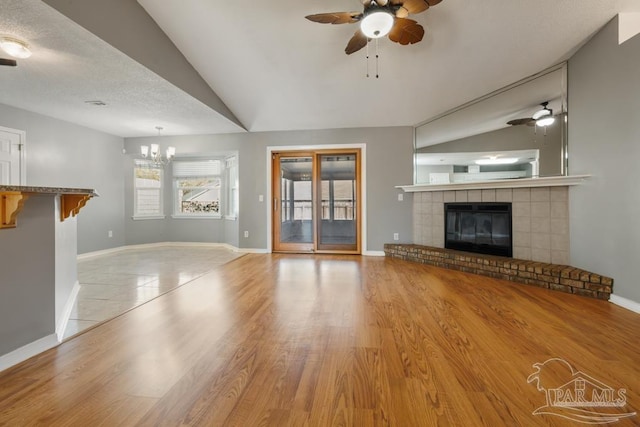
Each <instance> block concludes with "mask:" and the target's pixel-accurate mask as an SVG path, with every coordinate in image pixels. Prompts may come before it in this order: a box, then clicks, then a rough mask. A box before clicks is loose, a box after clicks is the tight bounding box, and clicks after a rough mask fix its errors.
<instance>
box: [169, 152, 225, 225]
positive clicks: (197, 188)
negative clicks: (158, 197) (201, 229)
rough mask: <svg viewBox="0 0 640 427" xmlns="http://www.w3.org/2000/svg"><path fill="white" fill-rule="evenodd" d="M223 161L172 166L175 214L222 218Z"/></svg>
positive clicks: (175, 163) (205, 161) (216, 160)
mask: <svg viewBox="0 0 640 427" xmlns="http://www.w3.org/2000/svg"><path fill="white" fill-rule="evenodd" d="M221 173H222V161H221V160H219V159H215V160H193V161H175V162H174V163H173V184H174V194H175V197H174V200H175V203H174V214H175V216H178V217H180V216H188V217H220V216H221V212H222V211H221V208H220V204H221V203H220V196H221V189H222V176H221Z"/></svg>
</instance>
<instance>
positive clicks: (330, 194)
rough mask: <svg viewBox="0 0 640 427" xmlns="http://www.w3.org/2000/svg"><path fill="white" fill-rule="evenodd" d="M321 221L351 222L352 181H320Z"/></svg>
mask: <svg viewBox="0 0 640 427" xmlns="http://www.w3.org/2000/svg"><path fill="white" fill-rule="evenodd" d="M321 185H322V188H321V191H322V219H325V220H331V221H353V220H354V213H355V212H354V211H355V185H356V182H355V181H354V180H352V179H347V180H323V181H322V184H321Z"/></svg>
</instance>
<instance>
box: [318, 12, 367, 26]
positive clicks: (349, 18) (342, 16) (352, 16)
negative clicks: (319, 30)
mask: <svg viewBox="0 0 640 427" xmlns="http://www.w3.org/2000/svg"><path fill="white" fill-rule="evenodd" d="M305 18H307V19H308V20H309V21H313V22H319V23H321V24H353V23H354V22H358V21H359V20H360V19H361V18H362V13H360V12H332V13H317V14H315V15H309V16H305Z"/></svg>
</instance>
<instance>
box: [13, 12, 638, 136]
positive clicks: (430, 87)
mask: <svg viewBox="0 0 640 427" xmlns="http://www.w3.org/2000/svg"><path fill="white" fill-rule="evenodd" d="M130 1H134V0H130ZM114 3H115V2H114ZM138 3H139V4H140V5H142V6H143V7H144V9H145V10H146V11H147V12H148V13H149V14H150V16H151V17H152V18H153V19H154V20H155V21H156V22H157V23H158V25H159V26H160V27H161V28H162V29H163V30H164V32H165V33H166V34H167V35H168V36H169V38H170V39H171V40H172V41H173V43H174V44H175V45H176V46H177V47H178V49H179V50H180V51H181V52H182V54H184V56H185V57H186V58H187V60H188V61H189V62H190V63H191V64H192V65H193V67H194V68H195V69H196V70H197V71H198V73H199V74H200V75H201V76H202V77H203V78H204V80H205V81H206V82H207V83H208V84H209V85H210V86H211V88H212V89H213V91H214V92H215V93H216V94H217V95H218V96H219V97H220V98H221V99H222V101H223V102H224V103H225V104H226V106H227V107H228V108H229V109H230V110H231V111H232V112H233V114H234V115H235V116H236V117H237V118H238V119H239V120H240V122H242V124H243V125H244V126H245V128H247V129H248V130H250V131H269V130H293V129H322V128H341V127H370V126H411V125H416V124H418V123H421V122H424V121H425V120H426V119H429V118H431V117H434V116H437V115H439V114H441V113H443V112H445V111H448V110H450V109H452V108H454V107H456V106H458V105H461V104H464V103H466V102H468V101H470V100H472V99H475V98H477V97H479V96H482V95H484V94H486V93H489V92H492V91H494V90H496V89H498V88H500V87H503V86H505V85H508V84H510V83H512V82H515V81H517V80H520V79H522V78H524V77H526V76H529V75H532V74H534V73H537V72H538V71H541V70H543V69H545V68H547V67H549V66H552V65H554V64H557V63H559V62H561V61H562V60H565V59H567V58H568V57H569V56H570V54H571V53H572V52H574V51H575V50H576V49H577V48H578V47H579V46H580V45H581V44H582V43H584V41H586V40H587V39H588V38H589V37H590V36H591V35H592V34H594V33H595V32H596V31H598V30H599V29H600V28H601V27H602V26H603V25H604V24H606V23H607V22H608V21H609V20H610V19H611V18H613V17H614V16H615V15H616V14H617V13H619V12H640V1H638V0H608V1H602V0H536V1H530V0H482V1H469V0H444V1H442V3H440V4H439V5H437V6H435V7H433V8H431V9H429V10H428V11H426V12H424V13H422V14H419V15H416V16H415V19H417V20H418V21H419V22H420V23H421V24H422V25H423V26H424V27H425V28H426V30H427V33H426V35H425V39H424V40H423V41H422V42H421V43H418V44H416V45H412V46H400V45H398V44H395V43H392V42H390V41H389V40H387V39H383V40H381V42H380V44H379V51H380V78H379V79H376V78H366V77H365V72H366V60H365V54H364V50H363V51H360V52H357V53H355V54H353V55H350V56H347V55H345V54H344V47H345V45H346V43H347V41H348V40H349V38H350V37H351V36H352V35H353V32H354V31H355V30H356V26H355V25H321V24H317V23H312V22H309V21H307V20H306V19H304V16H305V15H308V14H313V13H321V12H330V11H342V10H345V11H350V10H353V11H358V10H360V9H361V7H362V6H361V2H360V1H359V0H326V1H322V2H318V1H310V0H279V1H275V2H256V1H255V0H235V1H230V2H221V1H218V0H181V1H179V2H175V1H171V2H170V1H154V0H138ZM0 4H1V6H2V13H1V14H0V33H8V34H13V35H17V36H20V37H22V38H24V39H26V40H28V41H29V42H30V43H31V44H32V45H33V47H34V55H33V57H32V58H30V59H29V60H24V61H21V62H20V64H19V66H18V67H17V68H15V69H14V68H10V67H0V85H1V89H2V90H1V91H0V103H4V104H8V105H13V106H17V107H20V108H25V109H28V110H31V111H36V112H39V113H42V114H46V115H50V116H53V117H56V118H60V119H64V120H69V121H72V122H75V123H79V124H82V125H85V126H88V127H92V128H95V129H99V130H102V131H105V132H109V133H112V134H115V135H120V136H141V135H152V134H153V133H154V132H155V130H154V127H155V126H157V125H160V126H163V127H164V128H165V129H167V131H166V134H196V133H228V132H239V131H242V129H241V128H240V127H239V126H237V125H236V124H234V123H233V122H231V121H229V120H227V119H226V118H224V117H223V116H222V115H220V114H218V113H217V112H216V111H214V110H213V109H212V108H210V107H207V106H205V105H204V104H202V103H201V102H199V101H197V100H196V99H194V98H193V97H191V96H189V95H188V94H186V93H185V92H183V91H182V90H180V89H178V88H177V87H176V86H174V85H172V84H171V83H169V82H167V81H165V80H163V79H162V78H160V77H159V76H158V75H156V74H154V73H153V72H151V71H149V70H147V69H146V68H144V67H143V66H141V65H140V64H139V63H137V62H136V61H134V59H135V58H134V59H132V58H130V57H128V56H126V55H124V54H122V53H121V52H119V51H117V50H116V49H115V48H113V47H111V46H110V45H108V44H107V43H105V42H103V41H102V40H100V39H99V38H97V37H96V36H94V35H93V34H91V33H89V32H88V31H87V30H85V29H83V28H82V27H80V26H79V25H77V24H75V23H74V22H72V21H70V20H69V19H68V18H66V17H64V16H62V15H60V14H59V13H58V12H56V11H55V10H53V9H51V8H49V7H48V6H46V5H45V4H44V3H42V2H41V1H39V0H0ZM69 4H72V3H69ZM113 25H114V28H117V25H118V23H117V22H114V23H113ZM149 49H153V46H149ZM371 67H373V63H372V64H371ZM95 99H99V100H102V101H104V102H106V103H107V104H108V105H107V106H104V107H93V106H90V105H87V104H85V103H84V101H88V100H95Z"/></svg>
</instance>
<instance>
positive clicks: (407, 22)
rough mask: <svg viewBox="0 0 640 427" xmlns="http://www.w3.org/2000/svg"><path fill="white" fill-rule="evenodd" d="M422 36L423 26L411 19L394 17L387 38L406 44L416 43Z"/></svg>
mask: <svg viewBox="0 0 640 427" xmlns="http://www.w3.org/2000/svg"><path fill="white" fill-rule="evenodd" d="M422 37H424V28H422V25H420V24H418V23H417V22H416V21H414V20H413V19H405V18H396V22H395V24H394V25H393V28H391V31H390V32H389V40H391V41H393V42H396V43H400V44H401V45H408V44H414V43H418V42H419V41H420V40H422Z"/></svg>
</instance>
